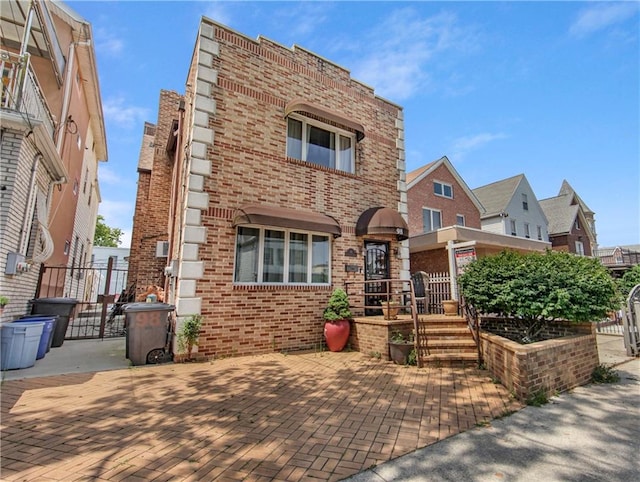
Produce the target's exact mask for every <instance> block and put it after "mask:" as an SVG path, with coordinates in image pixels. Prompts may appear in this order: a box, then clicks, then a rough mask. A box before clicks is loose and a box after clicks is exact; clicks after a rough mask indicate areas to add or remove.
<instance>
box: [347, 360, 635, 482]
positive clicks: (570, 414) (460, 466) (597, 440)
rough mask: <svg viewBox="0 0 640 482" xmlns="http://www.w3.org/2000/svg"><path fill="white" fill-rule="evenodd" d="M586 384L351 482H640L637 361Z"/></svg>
mask: <svg viewBox="0 0 640 482" xmlns="http://www.w3.org/2000/svg"><path fill="white" fill-rule="evenodd" d="M616 371H617V372H618V374H619V375H620V378H621V380H620V382H619V383H615V384H604V385H587V386H584V387H579V388H576V389H574V390H572V391H571V392H568V393H564V394H562V395H560V396H558V397H554V398H552V399H551V401H550V403H548V404H546V405H543V406H542V407H539V408H536V407H526V408H524V409H522V410H520V411H518V412H517V413H514V414H513V415H510V416H508V417H505V418H502V419H498V420H494V421H492V422H491V423H490V424H489V425H488V426H486V427H477V428H474V429H472V430H469V431H467V432H464V433H462V434H459V435H456V436H454V437H450V438H448V439H446V440H443V441H440V442H437V443H435V444H433V445H430V446H428V447H425V448H423V449H420V450H417V451H416V452H413V453H411V454H409V455H405V456H402V457H399V458H397V459H395V460H392V461H390V462H387V463H384V464H382V465H379V466H377V467H375V468H373V469H370V470H367V471H365V472H361V473H360V474H357V475H355V476H353V477H351V478H349V479H347V480H349V481H350V482H391V481H415V482H427V481H456V482H458V481H465V482H468V481H474V482H475V481H477V482H484V481H496V480H499V481H505V482H507V481H513V482H530V481H544V482H554V481H607V482H627V481H628V482H632V481H633V482H635V481H637V480H640V359H633V360H632V361H625V362H624V363H623V364H621V365H617V366H616Z"/></svg>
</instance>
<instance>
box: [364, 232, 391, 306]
mask: <svg viewBox="0 0 640 482" xmlns="http://www.w3.org/2000/svg"><path fill="white" fill-rule="evenodd" d="M364 248H365V251H366V253H367V254H366V258H365V268H364V279H365V281H375V280H384V279H389V243H384V242H380V241H365V243H364ZM364 291H365V293H367V294H366V295H365V298H364V304H365V306H378V305H380V304H381V303H382V300H383V299H386V296H385V297H381V296H380V295H376V294H371V295H370V294H368V293H386V292H387V283H365V290H364ZM364 312H365V315H380V314H382V311H381V310H378V309H375V308H365V310H364Z"/></svg>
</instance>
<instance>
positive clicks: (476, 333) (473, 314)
mask: <svg viewBox="0 0 640 482" xmlns="http://www.w3.org/2000/svg"><path fill="white" fill-rule="evenodd" d="M460 300H461V306H462V314H463V316H464V317H465V319H466V320H467V325H468V326H469V330H470V331H471V335H472V336H473V341H475V342H476V348H477V350H478V366H482V365H483V364H484V355H483V352H482V343H481V340H480V316H479V315H478V310H476V308H475V306H473V305H472V304H471V303H467V302H466V300H465V298H464V296H461V297H460Z"/></svg>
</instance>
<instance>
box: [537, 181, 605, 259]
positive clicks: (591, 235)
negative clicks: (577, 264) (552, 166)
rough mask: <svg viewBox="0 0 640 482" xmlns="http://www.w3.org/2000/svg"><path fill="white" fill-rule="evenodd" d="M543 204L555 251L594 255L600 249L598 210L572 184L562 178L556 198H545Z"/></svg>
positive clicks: (541, 202)
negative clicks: (597, 230)
mask: <svg viewBox="0 0 640 482" xmlns="http://www.w3.org/2000/svg"><path fill="white" fill-rule="evenodd" d="M540 206H542V209H543V210H544V212H545V215H546V216H547V219H548V220H549V238H550V240H551V245H552V246H553V249H554V250H556V251H566V252H569V253H574V254H577V255H580V256H591V255H592V254H593V253H594V252H595V250H596V249H597V246H598V243H597V237H596V225H595V213H594V212H593V211H592V210H591V209H589V207H588V206H587V205H586V204H585V202H584V201H583V200H582V199H581V198H580V196H578V194H577V193H576V192H575V191H574V190H573V188H572V187H571V186H570V185H569V183H568V182H567V181H566V180H565V181H562V186H561V188H560V192H559V193H558V195H557V196H555V197H550V198H547V199H542V200H541V201H540Z"/></svg>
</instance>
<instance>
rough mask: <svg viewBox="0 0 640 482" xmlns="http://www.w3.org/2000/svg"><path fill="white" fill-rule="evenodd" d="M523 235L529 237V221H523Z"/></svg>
mask: <svg viewBox="0 0 640 482" xmlns="http://www.w3.org/2000/svg"><path fill="white" fill-rule="evenodd" d="M524 237H525V238H530V237H531V232H530V230H529V223H524Z"/></svg>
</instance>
